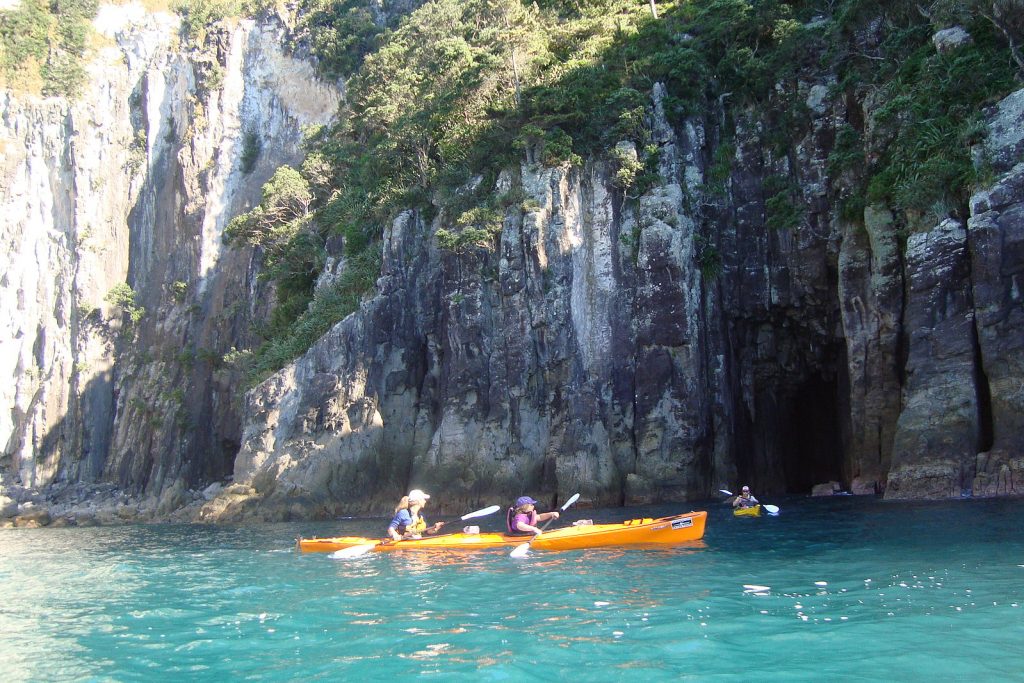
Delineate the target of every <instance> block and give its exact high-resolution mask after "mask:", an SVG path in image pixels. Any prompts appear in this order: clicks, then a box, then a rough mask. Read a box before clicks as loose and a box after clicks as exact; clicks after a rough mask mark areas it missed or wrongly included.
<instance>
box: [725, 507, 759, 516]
mask: <svg viewBox="0 0 1024 683" xmlns="http://www.w3.org/2000/svg"><path fill="white" fill-rule="evenodd" d="M732 514H733V516H734V517H760V516H761V506H760V505H752V506H750V507H748V508H733V510H732Z"/></svg>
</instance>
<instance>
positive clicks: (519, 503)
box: [516, 496, 537, 508]
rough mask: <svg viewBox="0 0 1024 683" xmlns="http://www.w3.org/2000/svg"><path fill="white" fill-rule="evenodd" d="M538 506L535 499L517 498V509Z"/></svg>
mask: <svg viewBox="0 0 1024 683" xmlns="http://www.w3.org/2000/svg"><path fill="white" fill-rule="evenodd" d="M536 504H537V501H535V500H534V499H533V498H530V497H529V496H520V497H519V498H516V507H517V508H521V507H523V506H524V505H536Z"/></svg>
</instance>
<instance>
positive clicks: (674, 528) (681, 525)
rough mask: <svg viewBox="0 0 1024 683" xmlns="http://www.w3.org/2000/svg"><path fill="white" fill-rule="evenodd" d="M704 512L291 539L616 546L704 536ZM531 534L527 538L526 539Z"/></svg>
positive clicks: (387, 546)
mask: <svg viewBox="0 0 1024 683" xmlns="http://www.w3.org/2000/svg"><path fill="white" fill-rule="evenodd" d="M707 516H708V513H707V512H703V511H700V512H687V513H685V514H682V515H672V516H670V517H659V518H657V519H651V518H650V517H645V518H643V519H630V520H627V521H625V522H621V523H619V524H586V525H579V526H567V527H563V528H561V529H554V530H552V531H545V532H544V533H543V534H541V535H540V536H537V537H536V538H533V537H532V536H512V535H509V534H497V533H482V534H465V533H458V534H442V535H439V536H425V537H424V538H417V539H410V540H406V541H382V540H381V539H377V538H363V537H361V536H340V537H337V538H299V539H297V540H296V542H295V546H296V548H297V549H298V550H300V551H302V552H304V553H324V552H333V551H335V550H342V549H343V548H349V547H352V546H355V545H369V544H373V543H375V544H376V545H375V546H374V547H373V550H374V551H376V552H385V551H391V550H444V549H451V550H486V549H491V548H507V547H511V546H518V545H520V544H522V543H526V542H527V541H530V547H531V548H533V549H536V550H582V549H584V548H617V547H621V546H644V545H647V546H650V545H677V544H680V543H686V542H688V541H696V540H699V539H700V538H702V537H703V536H704V522H705V521H706V520H707ZM531 539H532V540H531Z"/></svg>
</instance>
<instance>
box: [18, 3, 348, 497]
mask: <svg viewBox="0 0 1024 683" xmlns="http://www.w3.org/2000/svg"><path fill="white" fill-rule="evenodd" d="M96 29H97V31H98V32H99V33H100V34H101V35H103V36H105V38H106V39H107V40H108V41H109V45H108V47H104V48H103V49H102V50H100V51H99V53H98V56H97V59H95V60H94V61H93V62H92V63H91V64H90V65H89V70H90V75H91V80H90V84H89V91H88V92H87V93H86V94H85V95H84V96H83V97H82V98H80V100H78V101H76V102H75V103H72V104H69V103H67V102H65V101H62V100H56V99H52V100H37V99H32V98H29V97H24V96H16V95H12V94H10V93H0V141H2V142H0V175H2V178H3V180H2V182H0V207H2V210H0V213H2V215H3V217H4V218H3V221H2V223H0V231H2V232H3V237H4V245H5V246H4V249H3V250H0V251H2V256H0V258H3V259H4V263H3V266H4V280H3V283H2V287H0V311H2V314H0V319H3V320H4V322H3V325H4V327H5V329H4V332H3V333H2V334H0V345H2V347H3V353H2V354H0V356H2V357H3V360H2V361H0V362H2V364H3V370H2V372H3V375H4V377H6V378H7V380H6V381H5V382H4V383H3V386H2V387H0V392H2V393H3V404H4V405H5V406H8V408H5V410H4V411H2V412H0V444H3V446H4V451H3V456H2V457H3V461H2V462H3V470H4V473H3V480H2V481H3V483H4V484H6V485H7V486H9V487H12V488H11V491H13V492H14V493H15V494H16V495H17V496H21V497H24V498H30V497H31V493H32V491H39V490H41V489H43V488H44V487H47V486H51V485H52V486H53V487H55V488H54V489H53V491H61V490H63V491H65V497H71V498H75V497H80V496H84V495H85V493H84V491H82V490H80V489H78V488H74V487H72V488H66V487H68V486H70V485H71V484H79V483H86V484H90V483H96V482H104V483H107V484H112V485H114V486H116V487H117V488H118V489H119V490H120V491H122V492H124V493H126V494H132V495H133V496H135V497H136V499H137V500H138V499H143V501H144V503H143V505H142V506H141V509H142V510H143V513H144V514H152V513H153V512H154V510H155V509H156V508H157V507H159V509H160V511H161V512H169V511H171V510H173V509H176V508H177V507H180V506H181V505H183V504H185V503H187V502H190V501H191V498H189V496H188V494H187V492H188V490H189V489H191V488H194V487H196V486H199V485H206V484H207V483H209V482H210V481H212V480H217V479H220V478H222V477H223V476H225V475H226V474H228V473H229V472H230V470H231V467H232V462H233V459H234V455H235V452H236V451H237V448H238V442H239V434H240V415H239V411H238V404H239V401H240V399H239V396H238V390H237V388H236V386H237V381H236V380H237V378H234V377H232V376H231V375H230V373H229V372H228V371H227V370H225V369H223V368H221V367H220V363H219V359H220V358H221V357H222V356H223V354H224V353H225V352H226V351H228V350H229V349H230V348H231V347H233V346H235V347H243V346H246V345H248V344H250V343H251V341H252V339H251V333H250V332H249V329H248V328H249V324H250V322H251V321H252V320H253V319H254V318H255V317H258V316H259V314H260V313H261V308H262V307H265V305H266V304H265V303H264V304H261V303H260V301H261V300H265V299H266V298H267V297H266V295H265V294H263V293H261V292H260V285H259V284H258V283H257V281H256V278H255V274H256V272H257V270H258V261H254V255H253V254H252V253H248V252H241V251H237V250H233V251H228V250H226V249H225V248H224V247H223V246H222V245H221V239H220V236H221V232H222V230H223V228H224V227H225V225H226V224H227V222H228V220H229V219H230V218H231V217H232V216H233V215H235V214H237V213H238V212H240V211H242V210H244V209H245V208H247V207H248V206H250V205H251V204H252V203H253V202H254V201H257V200H258V199H259V189H260V185H261V184H262V182H263V181H265V180H266V179H267V178H268V177H269V176H270V174H271V173H272V172H273V171H274V169H276V168H277V167H278V166H279V165H281V164H284V163H296V162H297V161H299V160H301V152H300V151H299V142H300V140H301V127H302V126H304V125H308V124H314V123H324V122H327V121H329V120H330V118H331V117H332V116H333V114H334V113H335V111H336V109H337V106H338V102H339V100H340V98H341V93H340V92H339V90H338V89H337V88H336V87H334V86H332V85H329V84H324V83H321V82H319V81H318V80H317V79H316V77H315V76H314V74H313V68H312V65H311V64H309V63H307V62H304V61H300V60H296V59H293V58H291V57H288V56H286V55H284V54H283V53H282V52H281V48H280V47H279V45H280V43H281V37H282V34H283V32H284V30H285V29H284V27H283V26H281V25H280V24H279V23H278V22H276V21H268V22H265V23H263V24H259V25H257V24H254V23H253V22H251V21H243V22H239V23H238V24H237V25H236V26H234V27H232V28H226V27H214V28H211V29H210V30H209V31H208V33H207V38H206V41H205V43H204V44H203V45H201V46H199V47H197V48H194V49H189V50H185V49H183V48H182V47H181V46H180V45H181V43H179V36H178V30H179V22H178V19H177V17H174V16H170V15H161V14H155V15H154V14H149V13H147V12H146V11H145V10H143V9H142V8H141V6H137V5H127V6H117V7H104V8H101V10H100V12H99V14H98V16H97V19H96ZM125 284H127V285H128V286H130V287H131V291H130V292H129V294H130V295H131V296H130V298H129V299H128V300H125V299H124V297H122V298H121V299H119V300H115V299H113V298H112V297H110V296H109V294H108V293H109V292H111V290H114V289H115V287H117V286H118V285H120V286H121V287H122V289H121V290H120V291H121V292H122V293H124V291H125V290H124V289H123V287H124V285H125ZM112 302H116V305H115V303H112ZM132 312H134V313H135V315H134V316H133V315H131V313H132ZM26 489H27V490H26ZM53 491H51V492H53ZM54 495H56V494H54ZM139 509H140V508H138V507H135V508H131V509H127V510H123V511H122V514H123V516H127V517H131V516H133V515H134V514H136V512H138V510H139Z"/></svg>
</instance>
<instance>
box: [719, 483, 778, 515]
mask: <svg viewBox="0 0 1024 683" xmlns="http://www.w3.org/2000/svg"><path fill="white" fill-rule="evenodd" d="M718 490H719V492H721V493H724V494H725V495H727V496H734V495H736V494H735V493H733V492H732V491H726V490H725V489H718ZM759 505H760V506H761V507H763V508H764V511H765V512H767V513H768V514H769V515H777V514H779V506H778V505H769V504H768V503H759Z"/></svg>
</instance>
